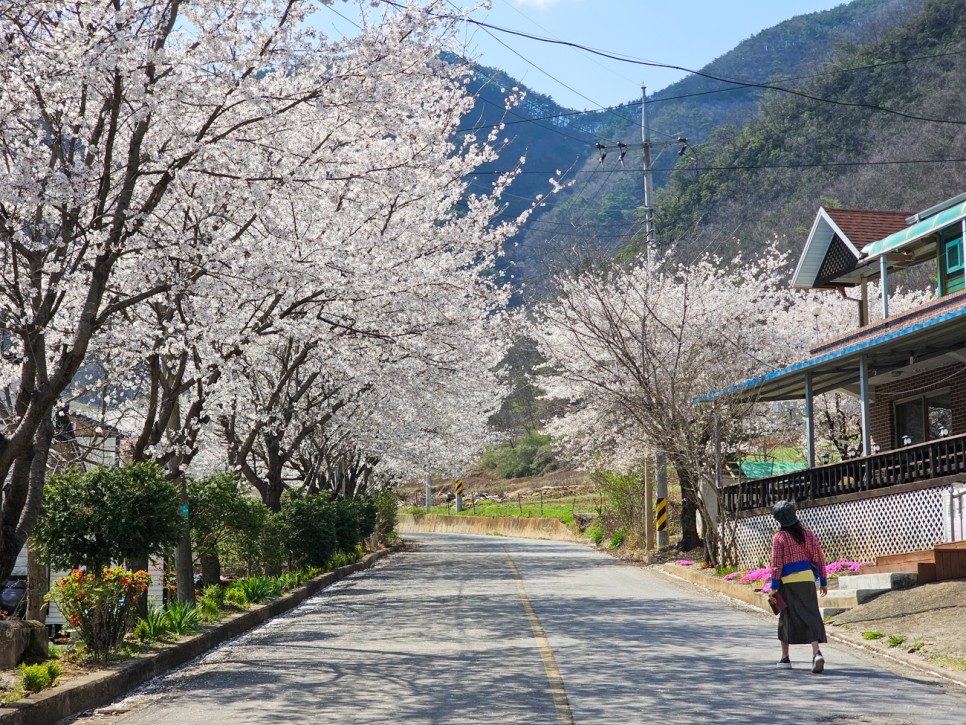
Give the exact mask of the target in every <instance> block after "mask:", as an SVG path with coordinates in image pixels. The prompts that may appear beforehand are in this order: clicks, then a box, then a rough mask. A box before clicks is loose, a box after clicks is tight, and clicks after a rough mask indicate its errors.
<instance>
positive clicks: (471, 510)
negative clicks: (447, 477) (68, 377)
mask: <svg viewBox="0 0 966 725" xmlns="http://www.w3.org/2000/svg"><path fill="white" fill-rule="evenodd" d="M599 502H600V498H599V497H598V496H595V495H593V494H581V495H579V496H577V497H576V498H575V497H574V496H570V497H569V498H554V499H551V498H544V499H543V505H542V506H541V505H540V498H539V496H529V497H526V498H519V499H508V500H506V501H503V502H497V501H487V500H484V501H477V502H476V504H475V505H470V504H468V503H466V502H465V501H464V503H463V510H462V511H461V512H460V513H459V514H457V513H456V507H455V505H452V504H451V505H450V506H434V507H433V508H432V509H431V511H430V513H434V514H449V515H456V516H523V517H528V518H546V519H559V520H560V521H563V522H564V523H565V524H566V525H567V526H573V525H574V511H577V512H578V513H594V512H595V510H596V506H597V504H598V503H599ZM423 512H424V513H425V510H423ZM407 513H413V512H412V511H409V512H407Z"/></svg>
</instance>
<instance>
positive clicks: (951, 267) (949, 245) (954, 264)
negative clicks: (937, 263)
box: [946, 237, 963, 273]
mask: <svg viewBox="0 0 966 725" xmlns="http://www.w3.org/2000/svg"><path fill="white" fill-rule="evenodd" d="M962 268H963V238H962V237H958V238H956V239H953V240H951V241H948V242H946V272H947V273H952V272H958V271H960V270H961V269H962Z"/></svg>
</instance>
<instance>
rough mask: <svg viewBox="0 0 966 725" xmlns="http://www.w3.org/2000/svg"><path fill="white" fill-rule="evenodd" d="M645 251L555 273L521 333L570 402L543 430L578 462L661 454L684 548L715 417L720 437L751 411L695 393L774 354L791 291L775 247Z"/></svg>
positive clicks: (548, 381)
mask: <svg viewBox="0 0 966 725" xmlns="http://www.w3.org/2000/svg"><path fill="white" fill-rule="evenodd" d="M650 256H651V260H652V261H651V262H650V263H648V262H647V261H639V262H638V263H636V264H635V265H633V266H631V267H628V268H624V267H619V266H614V265H606V266H604V267H600V266H598V267H596V268H594V269H592V270H591V271H585V272H579V273H575V274H573V275H567V276H564V277H561V278H560V279H558V280H557V291H558V293H557V297H556V298H555V299H554V300H553V301H551V302H548V303H546V304H544V305H541V306H540V307H539V308H538V309H537V311H536V314H535V317H534V322H533V325H532V329H531V334H532V335H533V336H534V337H535V338H536V339H537V340H538V344H539V346H540V350H541V352H542V353H543V354H544V355H545V357H546V358H547V360H548V363H549V365H550V366H551V367H552V369H553V370H554V372H555V375H553V376H549V377H547V378H545V379H544V380H542V381H541V383H542V385H543V387H545V388H546V390H547V392H548V395H551V396H555V397H558V398H562V399H565V400H568V401H570V403H571V409H572V410H571V412H570V413H568V414H567V415H564V416H562V417H559V418H557V419H555V420H554V421H552V422H551V423H550V426H549V430H550V431H551V432H552V433H554V434H555V435H557V436H559V437H560V438H561V439H562V440H563V441H565V442H567V443H568V444H570V446H571V447H572V451H573V452H576V453H581V454H583V456H584V460H587V461H588V462H590V461H591V460H593V459H592V458H591V457H592V456H594V455H597V454H599V453H600V452H602V451H603V452H604V455H605V456H606V457H607V458H609V459H610V460H611V461H612V462H613V461H616V462H620V461H624V462H626V463H628V464H630V463H634V462H639V461H640V459H639V458H638V457H637V456H639V455H640V454H641V453H642V452H643V451H645V450H660V451H663V452H664V453H666V455H667V457H668V460H669V462H670V464H671V465H672V466H673V468H674V469H675V472H676V473H677V478H678V481H679V483H680V485H681V490H682V494H683V510H682V514H681V526H682V540H681V543H680V546H681V547H682V548H683V549H690V548H693V547H694V546H696V545H697V544H698V543H699V538H698V533H697V528H696V517H695V514H696V513H697V511H698V510H699V509H701V508H702V506H703V502H702V499H701V497H700V495H699V484H700V480H701V477H702V476H707V475H708V471H710V470H711V463H712V461H713V450H712V449H713V445H712V444H713V440H714V431H715V425H716V419H717V420H718V422H719V425H720V426H721V427H720V429H721V432H722V435H723V437H724V438H725V439H726V440H727V439H728V437H729V436H730V435H731V434H733V433H734V432H735V431H736V430H737V429H738V427H739V424H740V422H741V421H742V420H744V419H745V418H747V417H748V416H749V415H751V414H752V412H753V410H754V406H753V404H752V403H748V402H742V401H738V400H731V399H728V398H722V399H720V400H718V401H716V403H715V404H714V405H703V404H698V403H696V402H695V399H696V398H698V397H699V396H701V395H704V394H706V393H708V392H711V391H716V390H722V389H724V388H727V387H729V386H731V385H733V384H734V383H735V382H736V381H739V380H742V379H745V378H746V377H750V376H751V374H752V373H754V372H755V371H756V370H759V369H760V368H761V367H762V366H763V365H777V364H778V363H779V359H780V358H779V356H778V355H777V354H776V346H775V345H774V344H773V343H774V336H773V331H774V330H775V329H776V328H777V327H780V320H781V317H782V315H783V314H784V312H785V310H787V308H788V306H789V299H790V293H789V291H788V290H787V287H786V285H785V277H784V269H785V268H784V265H785V257H784V255H782V254H780V253H778V252H777V250H776V249H775V248H774V247H771V248H770V249H768V250H767V252H766V253H764V254H762V255H761V256H760V257H758V258H756V259H754V260H750V261H742V260H733V261H731V262H730V263H728V264H724V263H723V260H720V259H716V258H713V257H709V256H706V257H704V258H701V259H699V260H697V261H695V262H693V263H691V264H680V263H677V262H675V261H674V259H673V257H671V255H670V254H666V255H664V256H663V257H658V256H657V255H656V253H654V252H652V254H651V255H650ZM635 459H636V460H635ZM703 513H704V516H705V520H706V521H711V520H714V519H713V517H709V516H708V514H707V511H706V510H705V511H704V512H703ZM711 529H713V527H706V531H707V534H708V535H709V536H713V535H714V532H713V530H711ZM712 543H713V542H712ZM712 550H713V549H712Z"/></svg>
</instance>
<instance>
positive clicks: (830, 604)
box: [818, 589, 859, 619]
mask: <svg viewBox="0 0 966 725" xmlns="http://www.w3.org/2000/svg"><path fill="white" fill-rule="evenodd" d="M818 606H819V609H820V610H821V612H822V618H823V619H824V618H826V617H834V616H835V615H836V614H841V613H842V612H847V611H848V610H850V609H855V608H856V607H857V606H859V602H858V599H856V596H855V592H854V591H845V592H843V591H840V590H836V589H832V590H830V591H829V593H828V596H827V597H824V598H819V600H818Z"/></svg>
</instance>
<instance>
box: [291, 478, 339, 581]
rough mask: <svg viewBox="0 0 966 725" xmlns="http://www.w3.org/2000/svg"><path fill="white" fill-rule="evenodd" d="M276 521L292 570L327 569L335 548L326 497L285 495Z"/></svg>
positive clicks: (332, 510) (331, 510) (332, 509)
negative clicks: (279, 527)
mask: <svg viewBox="0 0 966 725" xmlns="http://www.w3.org/2000/svg"><path fill="white" fill-rule="evenodd" d="M278 518H279V523H280V526H281V538H282V541H283V543H284V545H285V548H286V549H287V550H288V552H289V556H290V563H291V564H292V566H294V567H296V568H301V567H308V566H314V567H320V568H324V567H326V566H328V564H329V560H330V559H331V558H332V556H333V555H334V554H335V552H336V550H337V548H338V545H339V540H338V538H337V533H336V518H337V516H336V509H335V506H333V504H332V502H331V501H330V500H329V496H328V494H324V493H319V494H305V493H302V492H301V491H286V492H285V493H284V494H282V506H281V511H279V513H278Z"/></svg>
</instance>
